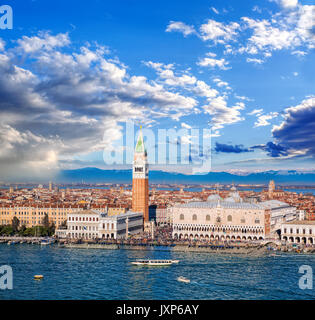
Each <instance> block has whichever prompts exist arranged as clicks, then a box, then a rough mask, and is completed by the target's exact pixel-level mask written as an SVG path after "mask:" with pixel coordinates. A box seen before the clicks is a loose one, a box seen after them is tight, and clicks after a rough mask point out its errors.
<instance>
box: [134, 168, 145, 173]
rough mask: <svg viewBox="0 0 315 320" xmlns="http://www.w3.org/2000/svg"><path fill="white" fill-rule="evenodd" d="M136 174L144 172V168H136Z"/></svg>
mask: <svg viewBox="0 0 315 320" xmlns="http://www.w3.org/2000/svg"><path fill="white" fill-rule="evenodd" d="M135 172H143V168H142V167H135Z"/></svg>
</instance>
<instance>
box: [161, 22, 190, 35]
mask: <svg viewBox="0 0 315 320" xmlns="http://www.w3.org/2000/svg"><path fill="white" fill-rule="evenodd" d="M166 32H180V33H182V34H183V35H184V36H185V37H187V36H188V35H190V34H194V33H196V31H195V29H194V27H193V26H189V25H187V24H185V23H183V22H180V21H171V22H170V23H169V24H168V26H167V28H166Z"/></svg>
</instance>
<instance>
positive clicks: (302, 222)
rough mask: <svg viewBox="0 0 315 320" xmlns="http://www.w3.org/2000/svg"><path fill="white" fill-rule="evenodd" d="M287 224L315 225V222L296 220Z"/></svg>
mask: <svg viewBox="0 0 315 320" xmlns="http://www.w3.org/2000/svg"><path fill="white" fill-rule="evenodd" d="M285 224H301V225H315V220H295V221H290V222H286V223H285Z"/></svg>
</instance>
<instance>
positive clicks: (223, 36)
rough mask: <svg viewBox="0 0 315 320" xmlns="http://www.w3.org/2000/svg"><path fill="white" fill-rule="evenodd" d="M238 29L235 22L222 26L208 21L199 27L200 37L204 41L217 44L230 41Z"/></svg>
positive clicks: (238, 26) (210, 20) (219, 23)
mask: <svg viewBox="0 0 315 320" xmlns="http://www.w3.org/2000/svg"><path fill="white" fill-rule="evenodd" d="M239 28H240V25H239V24H238V23H236V22H231V23H230V24H224V23H221V22H217V21H215V20H212V19H209V20H208V21H207V23H205V24H203V25H201V27H200V33H201V36H200V37H201V39H202V40H204V41H209V40H212V41H215V42H219V43H225V42H226V41H229V40H232V39H234V37H236V36H237V30H238V29H239Z"/></svg>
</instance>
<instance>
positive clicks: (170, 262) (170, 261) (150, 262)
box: [131, 260, 179, 266]
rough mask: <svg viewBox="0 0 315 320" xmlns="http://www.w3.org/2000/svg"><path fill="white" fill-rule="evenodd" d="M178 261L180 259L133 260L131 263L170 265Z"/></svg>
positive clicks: (137, 264)
mask: <svg viewBox="0 0 315 320" xmlns="http://www.w3.org/2000/svg"><path fill="white" fill-rule="evenodd" d="M178 262H179V261H178V260H137V261H133V262H131V264H133V265H136V266H170V265H172V264H174V263H178Z"/></svg>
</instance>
